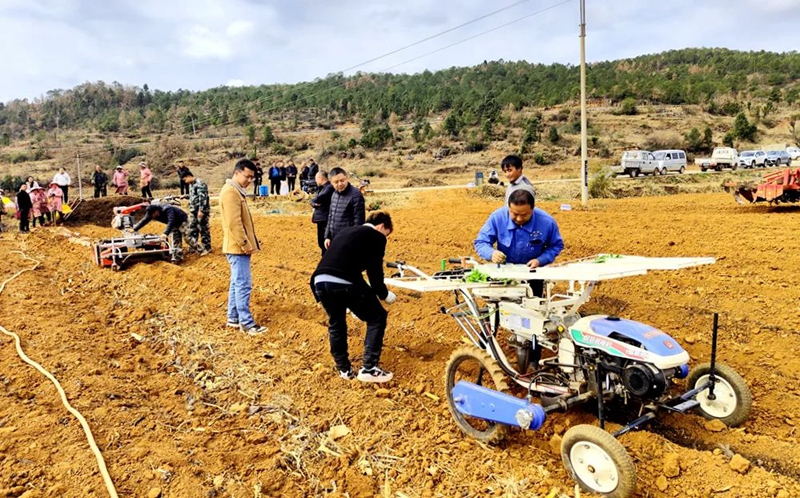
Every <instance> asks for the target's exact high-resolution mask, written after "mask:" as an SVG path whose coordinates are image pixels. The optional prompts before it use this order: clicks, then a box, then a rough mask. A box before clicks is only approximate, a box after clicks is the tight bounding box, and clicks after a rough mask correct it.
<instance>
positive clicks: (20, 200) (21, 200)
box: [17, 190, 33, 211]
mask: <svg viewBox="0 0 800 498" xmlns="http://www.w3.org/2000/svg"><path fill="white" fill-rule="evenodd" d="M17 209H19V210H20V211H23V210H25V209H27V210H30V209H33V203H32V202H31V196H30V194H29V193H28V192H26V191H24V190H20V191H19V192H17Z"/></svg>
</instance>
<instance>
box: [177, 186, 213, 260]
mask: <svg viewBox="0 0 800 498" xmlns="http://www.w3.org/2000/svg"><path fill="white" fill-rule="evenodd" d="M183 181H184V182H186V184H187V185H188V186H189V237H187V242H189V245H190V246H192V245H194V246H197V245H198V244H197V239H198V236H199V238H200V241H201V244H199V246H200V247H202V248H203V249H202V251H201V252H200V255H201V256H205V255H206V254H208V253H210V252H211V229H210V228H209V225H208V220H209V218H211V202H210V201H209V196H208V185H206V182H204V181H203V180H201V179H200V178H197V177H196V176H194V175H193V174H191V173H189V174H188V175H186V176H184V177H183ZM189 239H191V240H189Z"/></svg>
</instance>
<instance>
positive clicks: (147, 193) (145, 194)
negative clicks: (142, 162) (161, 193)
mask: <svg viewBox="0 0 800 498" xmlns="http://www.w3.org/2000/svg"><path fill="white" fill-rule="evenodd" d="M142 197H144V198H145V199H152V198H153V192H151V191H150V185H145V186H144V187H142Z"/></svg>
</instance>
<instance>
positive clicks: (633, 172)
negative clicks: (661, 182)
mask: <svg viewBox="0 0 800 498" xmlns="http://www.w3.org/2000/svg"><path fill="white" fill-rule="evenodd" d="M628 176H630V177H631V178H636V177H637V176H639V170H638V169H632V170H629V171H628Z"/></svg>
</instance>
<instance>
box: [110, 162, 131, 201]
mask: <svg viewBox="0 0 800 498" xmlns="http://www.w3.org/2000/svg"><path fill="white" fill-rule="evenodd" d="M111 185H113V186H114V187H116V193H117V195H128V172H127V171H125V170H124V169H122V165H119V166H117V167H116V169H115V170H114V177H113V178H112V179H111Z"/></svg>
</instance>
